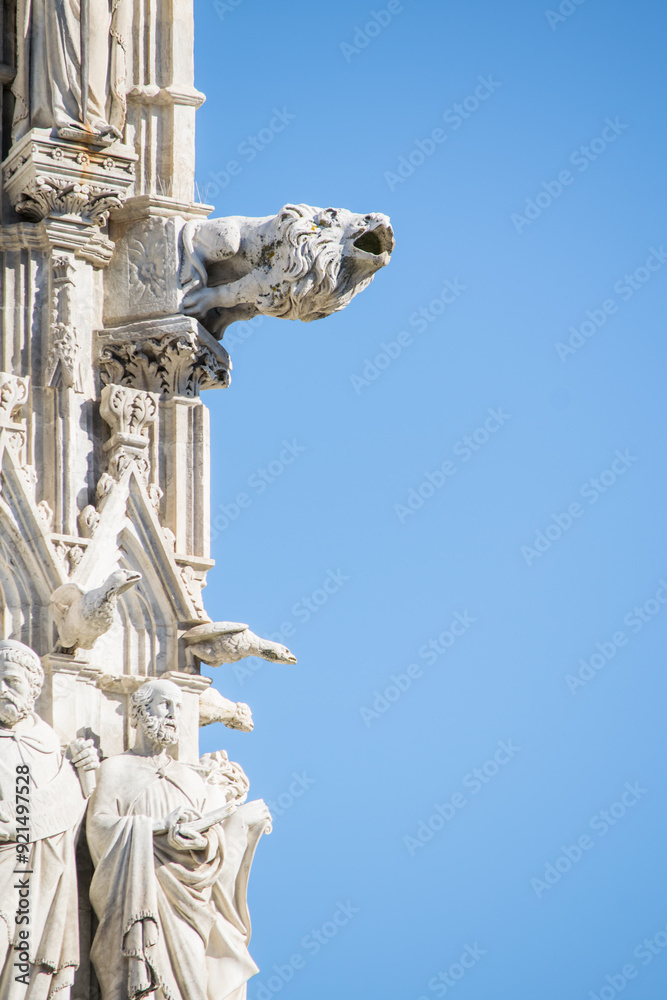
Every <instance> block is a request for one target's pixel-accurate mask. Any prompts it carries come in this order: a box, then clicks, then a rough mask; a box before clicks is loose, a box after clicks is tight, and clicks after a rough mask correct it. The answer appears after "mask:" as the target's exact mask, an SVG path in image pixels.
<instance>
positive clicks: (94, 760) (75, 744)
mask: <svg viewBox="0 0 667 1000" xmlns="http://www.w3.org/2000/svg"><path fill="white" fill-rule="evenodd" d="M67 749H68V750H69V753H70V759H71V761H72V763H73V764H74V766H75V768H76V769H77V770H78V771H97V769H98V768H99V766H100V755H99V753H98V752H97V748H96V746H95V744H94V743H93V741H92V740H72V742H71V743H70V745H69V747H68V748H67Z"/></svg>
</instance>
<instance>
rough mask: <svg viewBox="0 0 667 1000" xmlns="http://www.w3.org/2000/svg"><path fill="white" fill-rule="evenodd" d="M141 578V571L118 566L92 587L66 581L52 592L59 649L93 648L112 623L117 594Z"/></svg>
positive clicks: (52, 605)
mask: <svg viewBox="0 0 667 1000" xmlns="http://www.w3.org/2000/svg"><path fill="white" fill-rule="evenodd" d="M139 580H141V573H135V572H133V571H132V570H127V569H118V570H116V571H115V572H114V573H112V574H111V576H110V577H109V578H108V579H107V580H106V581H105V582H104V583H103V584H102V586H101V587H97V588H96V589H95V590H87V591H84V589H83V588H82V587H81V586H79V584H78V583H65V584H63V586H62V587H58V589H57V590H54V592H53V594H52V595H51V607H52V610H53V617H54V619H55V623H56V628H57V629H58V638H59V640H60V647H61V649H77V648H81V649H92V648H93V646H94V644H95V642H96V641H97V639H99V637H100V636H101V635H104V633H105V632H108V631H109V629H110V628H111V625H112V624H113V619H114V615H115V613H116V606H117V604H118V597H119V595H120V594H122V593H124V592H125V591H126V590H129V589H130V587H133V586H134V585H135V583H138V582H139Z"/></svg>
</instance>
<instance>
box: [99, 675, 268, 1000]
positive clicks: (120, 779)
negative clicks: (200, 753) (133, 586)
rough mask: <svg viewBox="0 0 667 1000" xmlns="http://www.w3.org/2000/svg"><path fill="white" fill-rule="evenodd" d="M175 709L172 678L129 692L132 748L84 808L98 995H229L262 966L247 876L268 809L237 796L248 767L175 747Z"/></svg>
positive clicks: (113, 761) (111, 762) (111, 766)
mask: <svg viewBox="0 0 667 1000" xmlns="http://www.w3.org/2000/svg"><path fill="white" fill-rule="evenodd" d="M180 711H181V693H180V691H179V689H178V688H177V687H176V686H175V685H174V684H172V683H170V682H169V681H163V680H156V681H149V682H148V683H146V684H144V685H143V686H142V687H140V688H139V689H138V690H137V691H136V692H135V693H134V694H133V696H132V699H131V705H130V715H131V721H132V724H133V725H134V726H135V727H136V729H137V738H136V742H135V745H134V748H133V750H131V751H128V752H126V753H125V754H122V755H120V756H118V757H112V758H110V759H108V760H106V761H105V762H104V763H103V764H102V767H101V769H100V773H99V780H98V784H97V788H96V791H95V793H94V795H93V798H92V800H91V803H90V807H89V810H88V819H87V834H88V843H89V845H90V850H91V854H92V858H93V863H94V865H95V875H94V876H93V880H92V884H91V889H90V897H91V900H92V903H93V906H94V908H95V911H96V913H97V916H98V919H99V922H100V925H99V928H98V930H97V934H96V936H95V941H94V942H93V947H92V952H91V954H92V959H93V963H94V966H95V971H96V973H97V977H98V979H99V981H100V984H101V987H102V998H103V1000H107V998H108V1000H111V998H115V997H119V996H125V997H129V998H136V997H139V996H144V995H146V994H147V993H150V992H151V990H158V988H161V990H162V992H163V993H164V994H165V995H166V996H168V997H170V998H173V1000H186V998H187V997H190V996H193V995H194V996H196V995H199V996H202V997H204V996H206V997H210V998H211V1000H224V998H227V997H230V996H236V995H237V993H236V991H240V990H242V988H243V987H244V984H245V983H246V982H247V980H248V979H249V978H250V976H252V975H254V973H255V972H257V966H256V965H255V963H254V962H253V961H252V959H251V957H250V955H249V953H248V942H249V939H250V922H249V919H248V911H247V901H246V893H247V880H248V873H249V869H250V864H251V862H252V857H253V855H254V851H255V848H256V845H257V842H258V840H259V838H260V837H261V835H262V833H264V832H265V831H267V829H270V824H271V817H270V814H269V811H268V809H267V807H266V805H265V804H264V803H263V802H261V801H258V802H252V803H248V804H245V805H238V806H237V805H236V803H237V802H241V801H243V799H244V798H245V795H246V794H247V779H246V781H245V782H244V781H243V779H244V778H245V776H244V775H243V772H242V771H240V769H238V768H237V769H236V773H234V771H233V770H232V768H233V765H232V766H230V765H229V762H228V761H226V759H222V760H221V759H220V758H218V760H211V758H209V759H208V760H204V761H203V762H202V764H201V765H200V767H199V768H195V767H192V766H189V765H187V764H183V763H180V762H178V761H176V760H174V759H173V757H171V756H170V755H169V753H168V752H167V751H168V749H169V748H170V747H172V746H173V745H174V744H175V743H177V741H178V736H179V733H178V727H179V717H180ZM206 779H208V780H206ZM211 779H213V780H211ZM225 779H227V780H225ZM221 799H222V803H223V804H222V806H221ZM167 865H168V866H169V870H168V872H167V869H166V868H165V866H167ZM238 995H239V996H240V994H238Z"/></svg>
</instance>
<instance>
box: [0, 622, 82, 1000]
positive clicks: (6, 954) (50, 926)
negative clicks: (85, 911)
mask: <svg viewBox="0 0 667 1000" xmlns="http://www.w3.org/2000/svg"><path fill="white" fill-rule="evenodd" d="M43 681H44V672H43V670H42V664H41V661H40V659H39V657H38V656H37V654H36V653H34V652H33V651H32V649H30V648H29V647H28V646H24V645H23V643H21V642H14V641H12V640H10V639H5V640H3V641H1V642H0V997H2V1000H46V998H47V997H53V996H57V997H59V998H62V1000H67V998H68V997H69V996H70V987H71V985H72V983H73V982H74V973H75V972H76V969H77V967H78V965H79V912H78V903H77V878H76V861H75V848H76V838H77V835H78V831H79V825H80V823H81V821H82V819H83V814H84V811H85V808H86V798H85V795H86V793H88V792H90V790H91V788H92V783H91V781H90V778H89V774H90V772H91V771H94V770H95V769H96V768H97V767H98V766H99V761H98V755H97V751H96V750H95V748H94V747H93V744H92V740H77V741H74V743H72V744H70V757H71V759H68V758H67V756H65V755H64V754H63V753H62V750H61V746H60V740H59V739H58V736H57V734H56V733H55V732H54V730H53V729H52V728H51V726H49V725H48V723H46V722H44V721H43V719H40V718H39V716H38V715H36V714H35V712H34V707H35V700H36V698H37V696H38V694H39V692H40V690H41V687H42V683H43Z"/></svg>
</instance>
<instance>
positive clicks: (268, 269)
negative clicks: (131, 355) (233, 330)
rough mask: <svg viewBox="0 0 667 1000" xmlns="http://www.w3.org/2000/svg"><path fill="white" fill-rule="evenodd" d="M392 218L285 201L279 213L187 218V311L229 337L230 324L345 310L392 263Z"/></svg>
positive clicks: (184, 273)
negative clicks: (269, 317) (249, 320)
mask: <svg viewBox="0 0 667 1000" xmlns="http://www.w3.org/2000/svg"><path fill="white" fill-rule="evenodd" d="M393 249H394V233H393V231H392V228H391V223H390V222H389V219H388V218H387V216H386V215H380V214H379V213H375V214H373V215H355V214H354V213H353V212H348V211H347V210H346V209H344V208H313V207H312V206H311V205H285V207H284V208H282V209H281V211H280V212H279V213H278V215H271V216H266V217H264V218H256V219H254V218H245V217H244V216H240V215H234V216H230V217H229V218H226V219H210V220H207V221H203V222H202V221H192V222H188V223H186V225H185V226H184V228H183V234H182V263H181V285H182V286H183V290H184V292H185V295H184V298H183V309H184V311H185V312H186V313H188V314H189V315H192V316H196V317H197V319H198V320H199V321H200V322H201V323H202V325H203V326H204V327H205V328H206V329H207V330H208V331H209V332H210V333H212V334H213V335H214V336H216V337H218V338H221V337H222V335H223V333H224V332H225V330H226V328H227V327H228V326H229V324H230V323H234V322H235V321H236V320H247V319H251V318H252V317H253V316H258V315H260V314H261V315H264V316H277V317H279V318H281V319H300V320H303V321H304V322H306V323H309V322H310V321H311V320H314V319H322V318H323V317H325V316H329V315H330V314H331V313H333V312H338V311H339V310H340V309H344V308H345V306H346V305H347V304H348V302H350V300H351V299H352V298H354V296H355V295H357V294H358V293H359V292H361V291H363V290H364V288H366V287H367V286H368V285H369V284H370V283H371V281H372V280H373V278H374V276H375V272H376V271H378V270H379V269H380V268H381V267H384V266H385V265H386V264H388V263H389V260H390V258H391V253H392V250H393Z"/></svg>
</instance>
